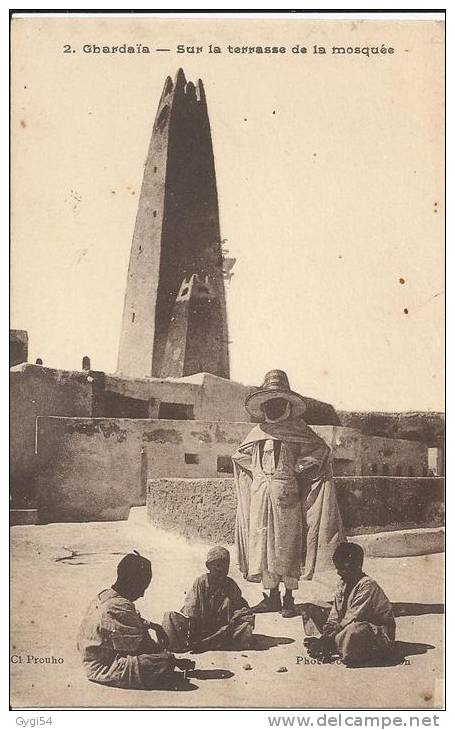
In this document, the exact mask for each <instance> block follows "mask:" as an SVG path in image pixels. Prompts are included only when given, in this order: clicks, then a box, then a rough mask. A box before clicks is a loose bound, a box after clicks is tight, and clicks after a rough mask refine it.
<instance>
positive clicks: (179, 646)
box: [162, 546, 254, 652]
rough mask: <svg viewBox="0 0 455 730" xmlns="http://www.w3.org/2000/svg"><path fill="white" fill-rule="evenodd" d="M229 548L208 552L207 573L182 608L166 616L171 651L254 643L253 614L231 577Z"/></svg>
mask: <svg viewBox="0 0 455 730" xmlns="http://www.w3.org/2000/svg"><path fill="white" fill-rule="evenodd" d="M229 563H230V555H229V551H228V550H226V549H225V548H223V547H220V546H217V547H214V548H211V550H209V552H208V555H207V561H206V567H207V570H208V573H204V574H203V575H201V576H199V578H196V580H195V581H194V583H193V585H192V587H191V589H190V590H189V591H188V594H187V596H186V600H185V604H184V606H183V607H182V609H181V611H169V612H168V613H165V615H164V617H163V622H162V625H163V629H164V631H165V632H166V634H167V637H168V641H169V647H170V649H171V650H172V651H179V652H182V651H188V650H192V651H194V652H202V651H206V650H208V649H222V648H237V649H245V648H247V647H248V646H249V645H250V643H251V637H252V634H253V629H254V616H253V615H252V614H251V613H250V608H249V606H248V603H247V602H246V601H245V599H244V598H243V596H242V593H241V591H240V588H239V587H238V585H237V583H236V582H235V581H234V580H232V578H229V576H228V572H229Z"/></svg>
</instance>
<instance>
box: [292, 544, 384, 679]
mask: <svg viewBox="0 0 455 730" xmlns="http://www.w3.org/2000/svg"><path fill="white" fill-rule="evenodd" d="M333 562H334V564H335V567H336V569H337V572H338V575H339V576H340V581H339V583H338V586H337V589H336V592H335V598H334V602H333V607H332V609H331V610H330V612H329V609H324V608H321V607H320V606H316V605H314V604H312V603H305V604H304V605H303V609H302V618H303V625H304V629H305V633H306V634H307V635H308V634H309V635H311V634H313V635H314V634H316V633H320V634H321V636H320V637H319V638H311V639H305V641H304V643H305V646H306V647H307V651H308V654H309V655H310V656H311V657H313V658H318V659H320V660H321V661H323V662H326V661H330V660H331V658H332V656H333V655H334V654H338V655H339V656H340V657H341V660H342V661H343V663H344V664H346V665H347V666H364V665H367V664H369V663H372V662H373V663H374V662H376V661H381V660H384V659H386V658H387V656H390V655H391V653H392V649H393V643H394V641H395V618H394V616H393V609H392V605H391V603H390V601H389V599H388V598H387V596H386V594H385V593H384V591H383V590H382V588H381V587H380V586H379V585H378V584H377V583H376V581H374V580H373V579H372V578H370V577H369V576H368V575H365V573H364V572H363V571H362V566H363V550H362V548H361V547H360V545H357V544H355V543H352V542H344V543H341V544H340V545H339V546H338V547H337V548H336V550H335V553H334V555H333Z"/></svg>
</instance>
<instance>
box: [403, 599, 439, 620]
mask: <svg viewBox="0 0 455 730" xmlns="http://www.w3.org/2000/svg"><path fill="white" fill-rule="evenodd" d="M392 608H393V614H394V616H395V617H396V618H398V617H399V616H423V615H424V614H428V613H431V614H441V613H442V614H443V613H444V604H443V603H401V602H399V603H392Z"/></svg>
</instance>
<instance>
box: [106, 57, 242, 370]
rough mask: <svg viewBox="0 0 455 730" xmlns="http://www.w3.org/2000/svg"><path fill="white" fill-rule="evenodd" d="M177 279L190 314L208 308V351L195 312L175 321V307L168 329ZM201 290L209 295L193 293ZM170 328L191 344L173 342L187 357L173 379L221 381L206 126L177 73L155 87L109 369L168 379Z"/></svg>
mask: <svg viewBox="0 0 455 730" xmlns="http://www.w3.org/2000/svg"><path fill="white" fill-rule="evenodd" d="M194 277H195V278H194ZM183 281H187V282H189V283H190V284H191V291H192V292H193V295H194V296H195V297H196V299H195V301H197V302H199V304H195V306H196V309H201V307H202V309H204V310H205V312H206V314H208V312H209V310H208V309H207V307H208V308H210V304H213V308H212V310H211V311H210V317H209V319H210V331H211V347H207V343H206V340H207V338H206V332H204V322H203V318H202V319H201V317H200V316H195V314H194V312H195V309H194V307H193V309H191V308H188V307H187V310H188V312H193V316H192V318H191V320H192V321H191V325H190V326H184V324H183V323H182V322H181V321H180V320H181V316H182V314H183V311H184V309H185V307H183V306H178V307H177V311H178V312H179V314H178V320H179V327H178V328H177V327H176V326H175V323H174V320H172V317H173V315H174V310H175V306H176V300H177V297H178V295H179V293H180V294H181V292H182V291H183V288H184V287H183V288H182V282H183ZM201 282H202V284H201ZM195 283H196V284H197V286H195ZM201 287H202V288H201ZM204 287H206V288H207V291H209V292H210V296H207V297H205V296H202V295H203V289H204ZM209 300H210V301H209ZM200 302H202V304H201V303H200ZM201 311H202V310H201ZM171 320H172V321H171ZM171 325H172V326H171ZM177 331H179V332H180V333H181V337H185V338H191V342H187V341H182V342H181V349H182V352H186V353H189V352H192V353H193V355H192V356H191V357H188V356H186V357H185V358H184V360H183V361H181V362H180V366H179V368H177V369H178V370H179V372H180V373H181V375H182V376H184V375H191V374H192V373H194V372H198V371H206V372H210V373H213V374H214V375H219V376H221V377H224V378H229V352H228V330H227V317H226V301H225V289H224V271H223V252H222V242H221V237H220V224H219V216H218V196H217V190H216V178H215V165H214V159H213V150H212V139H211V133H210V123H209V118H208V113H207V104H206V99H205V93H204V87H203V85H202V81H201V80H199V81H198V82H197V85H196V86H195V85H194V84H193V83H192V82H191V81H188V82H187V81H186V79H185V75H184V73H183V71H182V69H179V71H178V73H177V75H176V77H175V81H174V82H173V81H172V79H171V78H170V77H168V78H167V79H166V82H165V84H164V89H163V93H162V95H161V99H160V102H159V105H158V111H157V115H156V119H155V124H154V127H153V132H152V138H151V142H150V147H149V151H148V156H147V161H146V163H145V170H144V178H143V182H142V188H141V195H140V198H139V207H138V212H137V216H136V225H135V229H134V234H133V242H132V246H131V255H130V263H129V269H128V280H127V286H126V293H125V303H124V310H123V321H122V331H121V336H120V348H119V357H118V368H117V370H118V372H119V373H122V374H124V375H129V376H135V377H144V376H150V375H151V376H155V377H169V375H170V372H169V371H170V370H173V368H170V362H171V361H170V359H169V357H170V350H169V347H171V349H172V351H173V352H174V353H175V352H176V348H178V347H179V346H180V345H179V344H178V342H177V341H176V334H177ZM169 336H170V337H171V341H172V344H171V345H170V346H169V347H168V348H167V350H168V353H167V361H166V362H165V360H166V358H165V353H166V347H167V341H168V337H169ZM197 352H199V355H198V356H197V355H196V353H197ZM175 364H176V363H175ZM195 367H196V368H197V370H195V369H194V368H195Z"/></svg>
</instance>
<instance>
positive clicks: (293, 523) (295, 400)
mask: <svg viewBox="0 0 455 730" xmlns="http://www.w3.org/2000/svg"><path fill="white" fill-rule="evenodd" d="M245 408H246V410H247V411H248V413H249V415H250V416H252V418H253V419H254V420H256V421H262V422H261V423H258V424H257V425H256V426H254V428H253V429H252V430H251V431H250V433H249V434H248V436H247V437H246V438H245V440H244V441H243V443H242V444H241V445H240V447H239V449H238V450H237V451H236V453H235V454H234V455H233V457H232V459H233V462H234V481H235V487H236V491H237V500H238V506H237V517H236V530H235V544H236V551H237V558H238V564H239V567H240V570H241V572H242V573H243V576H244V578H246V580H249V581H252V582H256V583H260V582H262V585H263V587H264V589H265V590H266V591H269V594H268V595H267V593H264V599H263V600H262V601H261V602H260V603H259V604H258V605H257V606H256V607H255V608H254V610H255V611H256V612H261V611H280V610H281V612H282V615H283V616H284V617H285V618H290V617H291V616H294V615H295V612H294V597H293V591H294V590H296V589H297V587H298V581H299V578H300V576H301V566H302V564H304V565H305V570H304V575H303V577H304V579H306V580H309V579H311V578H312V576H313V574H314V572H315V570H323V569H326V568H329V567H331V565H332V555H333V552H334V550H335V548H336V547H337V545H338V544H339V543H340V542H342V541H343V540H344V531H343V524H342V521H341V516H340V512H339V509H338V502H337V498H336V492H335V488H334V486H333V482H332V467H331V459H330V454H331V451H330V449H329V447H328V446H327V444H326V443H325V441H323V440H322V439H321V438H319V436H317V434H316V433H315V432H314V431H313V430H312V429H311V428H310V427H309V426H307V424H306V423H305V422H304V420H303V419H302V415H303V413H304V412H305V401H304V399H303V398H302V396H301V395H299V394H298V393H294V392H293V391H292V390H291V388H290V386H289V380H288V377H287V375H286V373H285V372H284V371H283V370H271V371H270V372H268V373H267V374H266V376H265V378H264V384H263V386H262V387H261V388H260V389H259V390H257V391H256V392H254V393H253V394H252V395H250V396H249V397H248V398H247V400H246V402H245ZM281 583H283V584H284V587H285V594H284V598H283V603H282V602H281V596H280V590H279V586H280V584H281Z"/></svg>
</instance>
